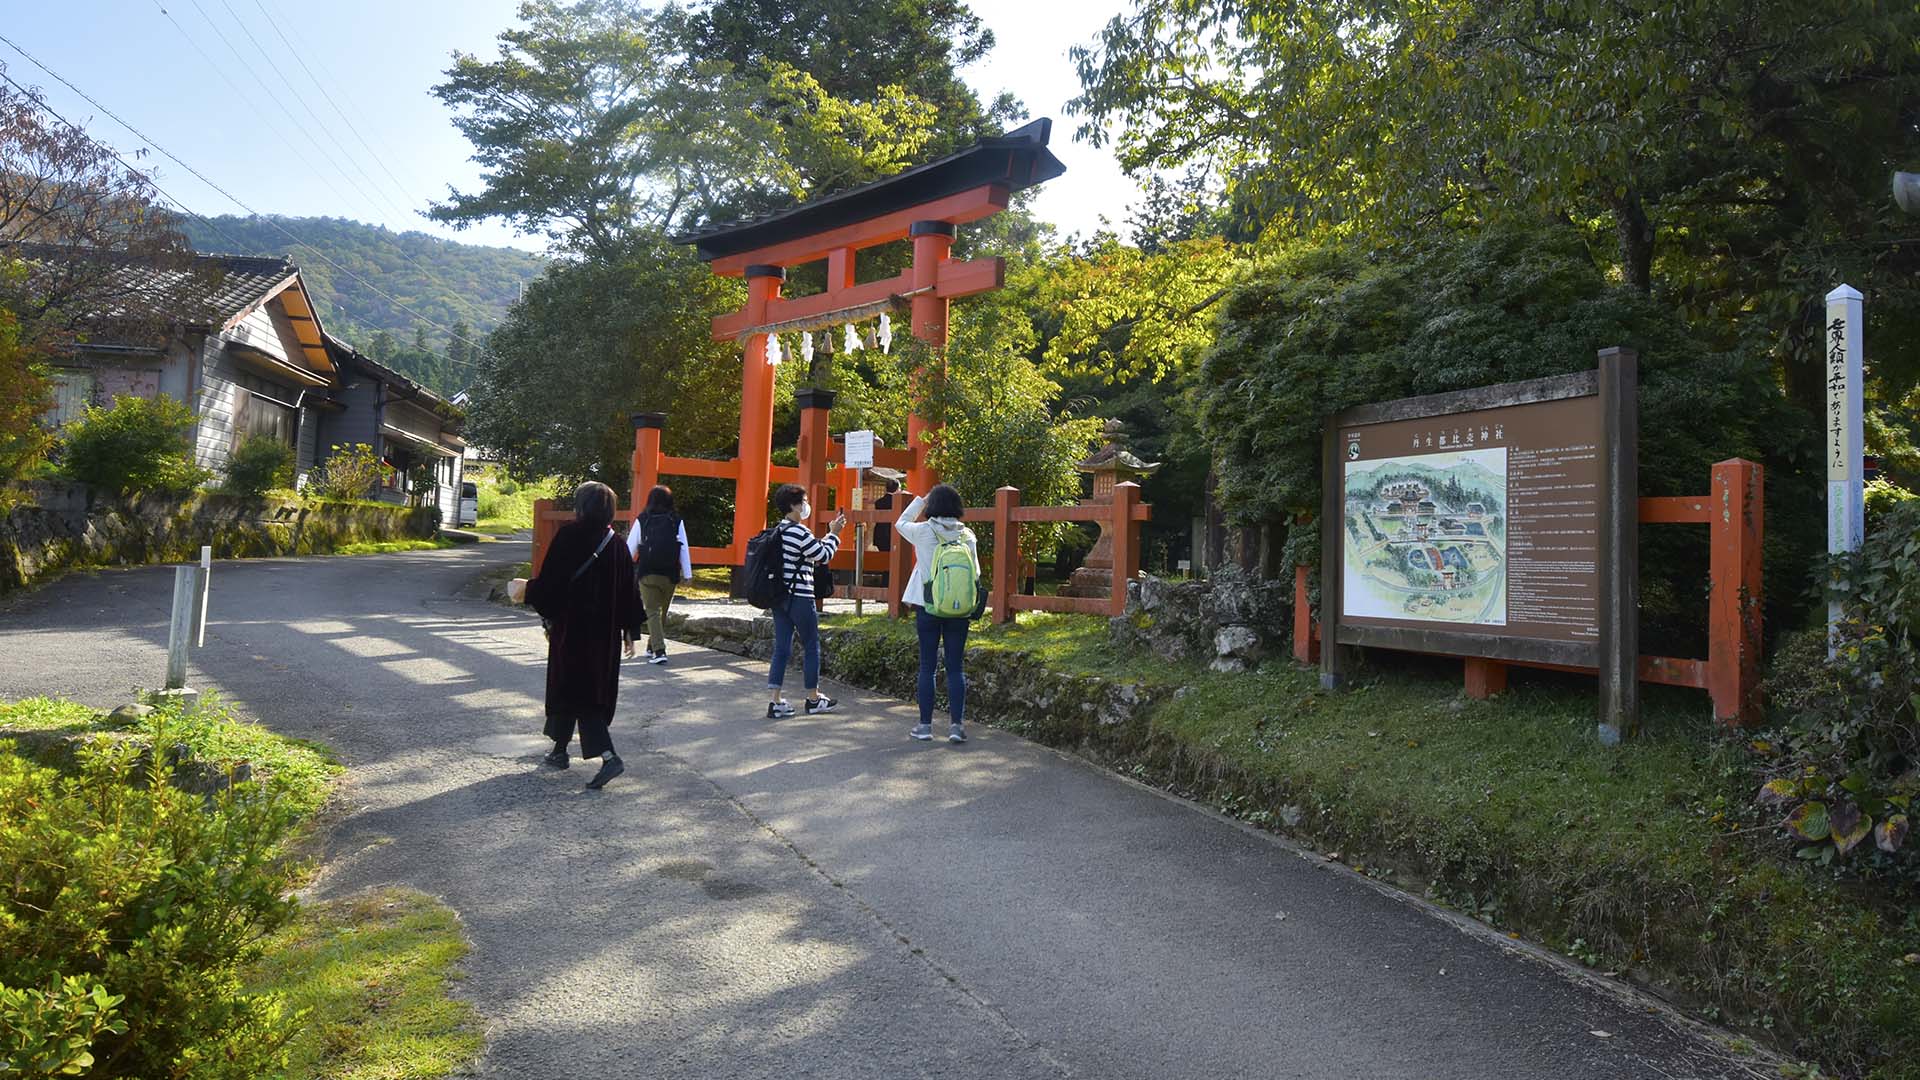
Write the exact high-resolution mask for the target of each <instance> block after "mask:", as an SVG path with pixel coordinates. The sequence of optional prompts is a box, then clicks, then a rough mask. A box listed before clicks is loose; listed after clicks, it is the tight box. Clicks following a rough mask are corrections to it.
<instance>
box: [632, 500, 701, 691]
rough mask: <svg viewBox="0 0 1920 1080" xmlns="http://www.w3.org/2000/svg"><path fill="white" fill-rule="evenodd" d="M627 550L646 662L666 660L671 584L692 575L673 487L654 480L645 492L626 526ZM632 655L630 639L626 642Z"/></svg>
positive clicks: (684, 523) (682, 524) (682, 523)
mask: <svg viewBox="0 0 1920 1080" xmlns="http://www.w3.org/2000/svg"><path fill="white" fill-rule="evenodd" d="M627 552H628V554H630V555H632V556H633V568H634V576H635V577H637V578H638V579H639V581H640V600H641V602H642V603H643V604H645V605H646V608H647V663H649V664H664V663H666V662H667V607H668V606H669V605H670V604H672V603H673V589H674V586H676V585H678V584H680V583H681V582H682V581H685V580H687V579H688V578H690V577H692V576H693V557H692V555H691V554H690V553H689V552H688V550H687V523H686V522H684V521H682V520H680V518H679V516H678V515H676V514H675V513H674V512H673V491H672V489H671V488H668V487H667V485H665V484H655V485H654V486H653V490H652V491H649V492H647V506H646V509H645V510H642V511H641V512H640V514H639V515H637V516H636V517H635V518H634V519H633V527H632V528H631V529H628V530H627ZM627 656H628V657H632V656H633V642H632V641H631V640H629V641H628V642H627Z"/></svg>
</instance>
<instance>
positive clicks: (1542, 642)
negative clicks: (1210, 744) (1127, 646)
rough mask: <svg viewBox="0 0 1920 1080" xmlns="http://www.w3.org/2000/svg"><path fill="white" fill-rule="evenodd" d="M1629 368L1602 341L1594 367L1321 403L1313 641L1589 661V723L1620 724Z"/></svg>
mask: <svg viewBox="0 0 1920 1080" xmlns="http://www.w3.org/2000/svg"><path fill="white" fill-rule="evenodd" d="M1634 367H1635V362H1634V356H1633V354H1632V353H1631V352H1628V351H1626V350H1618V349H1609V350H1606V351H1605V352H1603V353H1602V354H1601V365H1600V368H1599V369H1598V370H1597V371H1590V372H1581V373H1578V374H1574V375H1564V376H1557V377H1554V378H1548V379H1535V380H1531V381H1528V382H1522V383H1508V384H1505V385H1501V386H1490V387H1484V388H1480V389H1475V390H1465V391H1459V392H1455V393H1449V394H1436V395H1433V396H1430V397H1421V398H1407V399H1404V400H1400V401H1389V402H1381V403H1378V404H1373V405H1364V406H1360V407H1358V408H1354V409H1349V410H1347V411H1346V412H1343V413H1341V414H1339V415H1338V416H1336V417H1334V418H1333V419H1332V420H1331V421H1330V422H1329V424H1328V426H1327V429H1326V432H1325V436H1324V438H1325V442H1324V449H1325V455H1324V459H1325V473H1324V476H1323V483H1324V485H1325V494H1324V496H1323V498H1324V500H1325V505H1324V512H1323V514H1322V518H1321V521H1322V534H1321V545H1322V549H1321V558H1322V570H1321V582H1322V585H1321V619H1322V626H1321V639H1322V641H1323V642H1330V643H1334V644H1335V645H1337V646H1339V645H1345V646H1352V645H1361V646H1374V647H1381V648H1392V649H1406V650H1411V651H1416V652H1436V653H1446V654H1450V655H1456V656H1466V657H1482V658H1487V659H1491V660H1502V661H1516V662H1523V663H1539V664H1550V665H1565V666H1569V667H1583V668H1595V669H1598V670H1599V672H1600V674H1601V685H1602V699H1603V701H1602V718H1601V733H1602V736H1603V737H1617V736H1618V735H1619V734H1620V733H1621V731H1622V730H1623V729H1630V728H1631V726H1632V723H1633V716H1634V714H1635V712H1636V711H1637V709H1636V701H1635V697H1636V686H1637V683H1636V680H1635V673H1634V668H1635V664H1636V661H1637V651H1638V641H1637V637H1638V635H1637V632H1636V615H1635V613H1636V611H1637V608H1638V598H1637V589H1636V583H1635V580H1634V578H1635V573H1634V567H1635V565H1636V562H1635V547H1636V540H1635V530H1636V529H1637V526H1638V517H1637V507H1638V502H1637V494H1636V492H1635V479H1636V478H1635V472H1636V457H1635V451H1634V444H1635V441H1636V439H1635V434H1636V432H1635V426H1634V420H1633V413H1634ZM1341 663H1342V661H1341V657H1340V649H1339V648H1337V647H1335V648H1323V649H1322V651H1321V665H1322V679H1323V681H1324V682H1325V683H1326V684H1327V685H1328V686H1336V685H1338V683H1339V681H1340V674H1341ZM1610 671H1611V672H1612V677H1610V676H1609V673H1610Z"/></svg>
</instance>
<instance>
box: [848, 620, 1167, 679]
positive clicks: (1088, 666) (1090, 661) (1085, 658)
mask: <svg viewBox="0 0 1920 1080" xmlns="http://www.w3.org/2000/svg"><path fill="white" fill-rule="evenodd" d="M820 623H821V625H822V626H832V627H839V628H842V629H847V630H857V631H859V632H861V633H863V634H874V635H878V636H881V637H885V638H889V639H898V640H901V641H913V640H915V639H914V629H913V620H912V619H895V618H890V617H888V615H887V614H886V612H885V609H884V608H882V610H881V611H880V612H879V613H878V614H873V615H852V614H846V613H842V614H837V615H828V616H825V617H824V618H822V619H821V620H820ZM967 647H968V648H979V649H996V650H1002V651H1008V652H1022V653H1028V654H1030V655H1032V656H1034V657H1035V658H1037V659H1038V660H1040V661H1041V662H1042V663H1043V664H1045V665H1046V666H1048V667H1050V668H1052V669H1054V670H1056V671H1064V672H1068V673H1070V674H1074V675H1099V676H1102V677H1104V678H1109V679H1115V680H1118V681H1121V682H1139V683H1146V684H1149V685H1153V686H1177V685H1180V684H1182V683H1184V682H1187V681H1189V680H1190V679H1192V678H1193V677H1195V676H1197V675H1199V674H1200V673H1202V672H1203V671H1204V668H1202V667H1201V666H1199V665H1197V664H1178V663H1174V662H1172V661H1168V660H1165V659H1159V658H1155V657H1150V656H1142V655H1139V654H1137V653H1131V652H1128V651H1125V650H1122V649H1117V648H1115V647H1114V646H1113V644H1112V642H1111V640H1110V639H1109V638H1108V636H1107V620H1106V619H1104V618H1101V617H1099V616H1096V615H1076V614H1068V613H1063V612H1052V611H1022V612H1020V613H1018V614H1016V615H1015V616H1014V617H1013V622H1011V623H1006V624H1003V625H994V624H991V623H987V622H976V623H974V624H973V629H972V630H971V631H970V632H969V633H968V634H967Z"/></svg>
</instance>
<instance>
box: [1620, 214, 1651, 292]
mask: <svg viewBox="0 0 1920 1080" xmlns="http://www.w3.org/2000/svg"><path fill="white" fill-rule="evenodd" d="M1613 221H1614V228H1615V230H1616V231H1617V232H1618V233H1619V235H1620V266H1621V268H1622V270H1623V271H1624V272H1625V274H1626V278H1627V284H1629V285H1631V286H1633V287H1634V288H1635V289H1638V290H1639V291H1641V292H1643V293H1644V292H1651V291H1652V290H1653V222H1651V221H1648V220H1647V211H1646V208H1645V207H1644V206H1642V205H1640V193H1639V192H1637V191H1635V190H1634V189H1632V188H1628V189H1627V193H1626V194H1625V195H1621V196H1618V197H1616V198H1615V199H1614V200H1613Z"/></svg>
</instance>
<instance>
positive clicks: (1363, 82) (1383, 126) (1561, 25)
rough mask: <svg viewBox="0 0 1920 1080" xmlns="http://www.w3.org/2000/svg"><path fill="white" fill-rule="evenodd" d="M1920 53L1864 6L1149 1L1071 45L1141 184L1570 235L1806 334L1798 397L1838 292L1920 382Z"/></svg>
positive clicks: (1796, 369) (1717, 305)
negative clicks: (1918, 223)
mask: <svg viewBox="0 0 1920 1080" xmlns="http://www.w3.org/2000/svg"><path fill="white" fill-rule="evenodd" d="M1916 36H1920V9H1916V8H1915V6H1914V5H1912V4H1874V3H1858V2H1855V0H1811V2H1807V0H1686V2H1683V3H1677V4H1676V3H1672V2H1654V0H1604V2H1603V0H1440V2H1437V3H1427V2H1421V3H1414V2H1410V0H1315V2H1313V3H1305V2H1300V0H1283V2H1281V3H1278V4H1274V3H1267V2H1260V0H1141V2H1140V3H1139V5H1138V6H1137V7H1136V9H1135V10H1134V11H1133V12H1132V13H1131V14H1129V15H1125V16H1121V17H1118V18H1115V19H1114V20H1113V21H1112V22H1111V23H1109V24H1108V26H1107V27H1106V29H1105V30H1104V31H1103V32H1102V33H1101V35H1100V38H1099V40H1098V42H1097V43H1096V44H1095V45H1093V46H1091V47H1088V48H1084V49H1079V50H1076V58H1077V61H1078V64H1079V69H1080V75H1081V79H1082V82H1083V85H1084V93H1083V94H1082V96H1081V97H1080V98H1078V99H1077V100H1076V102H1075V104H1074V107H1075V108H1076V109H1077V110H1078V111H1080V112H1081V113H1082V114H1083V115H1084V116H1085V117H1086V124H1085V126H1084V127H1083V128H1082V133H1083V134H1084V135H1085V136H1087V137H1089V138H1091V139H1093V140H1095V141H1096V142H1105V141H1108V140H1112V141H1114V142H1115V144H1116V146H1117V148H1118V150H1119V153H1120V157H1121V160H1122V162H1123V163H1124V164H1125V165H1127V166H1128V167H1129V168H1135V169H1139V168H1147V167H1172V166H1178V165H1183V164H1187V163H1190V162H1193V161H1206V162H1208V163H1210V164H1212V165H1213V166H1215V167H1216V168H1217V169H1218V170H1219V171H1220V172H1221V173H1222V175H1223V176H1225V177H1227V178H1228V179H1229V180H1230V181H1231V182H1233V183H1234V184H1235V185H1237V186H1238V187H1240V188H1241V189H1243V190H1247V191H1253V192H1257V193H1258V194H1259V195H1260V197H1261V198H1263V199H1265V200H1266V201H1267V208H1268V211H1269V213H1270V215H1272V217H1271V219H1270V220H1276V221H1278V222H1280V223H1282V224H1292V225H1312V226H1321V227H1327V228H1333V229H1336V230H1340V231H1350V232H1365V233H1370V234H1372V235H1374V236H1376V237H1378V238H1384V239H1400V238H1404V237H1406V236H1409V235H1417V234H1419V233H1420V232H1421V231H1423V230H1426V229H1429V228H1431V227H1432V226H1434V225H1435V224H1440V223H1446V222H1463V221H1467V222H1470V221H1476V220H1483V219H1485V218H1486V217H1489V216H1494V215H1499V214H1502V213H1514V212H1518V213H1521V214H1524V215H1526V216H1528V217H1534V218H1538V217H1543V216H1544V217H1546V218H1548V219H1551V220H1569V221H1572V222H1574V223H1576V224H1578V225H1580V226H1582V227H1584V228H1586V229H1587V230H1588V235H1589V239H1590V243H1592V244H1593V245H1594V247H1595V249H1596V250H1597V251H1598V252H1599V253H1601V255H1602V261H1603V262H1606V263H1610V264H1611V265H1612V267H1613V268H1614V269H1615V270H1616V272H1618V273H1619V274H1620V275H1621V276H1622V277H1623V278H1624V280H1625V281H1626V282H1627V283H1628V284H1629V285H1631V286H1633V287H1634V288H1637V289H1639V290H1641V291H1642V292H1645V291H1648V290H1650V289H1651V288H1653V286H1654V285H1656V284H1664V285H1666V286H1668V287H1670V288H1671V289H1673V290H1674V292H1675V295H1676V296H1678V297H1679V298H1681V299H1682V300H1683V301H1685V302H1686V303H1687V304H1688V306H1690V307H1691V308H1692V309H1693V310H1694V311H1695V312H1698V313H1704V314H1713V315H1720V316H1726V317H1728V318H1730V319H1733V320H1745V321H1747V322H1748V323H1749V324H1752V323H1753V322H1754V320H1753V316H1755V315H1758V316H1759V318H1760V320H1761V325H1757V326H1755V327H1754V330H1753V334H1754V337H1755V338H1757V339H1777V338H1778V337H1779V336H1780V335H1781V332H1782V331H1785V330H1798V331H1799V332H1800V333H1799V335H1798V338H1797V344H1798V345H1799V348H1800V351H1797V352H1794V353H1792V354H1790V355H1789V359H1790V361H1791V364H1790V372H1789V374H1790V376H1792V377H1793V380H1794V381H1796V382H1797V383H1798V384H1799V385H1800V386H1801V389H1802V396H1803V400H1804V398H1805V396H1806V395H1807V394H1808V393H1810V389H1809V388H1808V387H1807V386H1806V385H1805V375H1806V374H1807V372H1808V371H1809V370H1810V364H1809V362H1808V361H1809V360H1810V359H1811V357H1810V354H1809V353H1808V352H1807V351H1806V349H1807V347H1808V346H1809V345H1811V344H1812V341H1813V338H1812V335H1811V333H1810V332H1811V331H1813V330H1815V329H1816V328H1817V320H1818V314H1817V311H1815V310H1814V308H1813V307H1812V306H1811V305H1810V303H1809V301H1810V299H1811V298H1813V297H1817V296H1818V295H1819V294H1821V293H1824V292H1825V291H1826V289H1827V288H1829V287H1830V286H1831V285H1832V284H1833V283H1834V282H1836V281H1837V280H1840V279H1841V278H1843V277H1844V278H1846V279H1849V280H1852V281H1853V282H1854V283H1855V284H1860V285H1864V286H1865V287H1868V288H1870V289H1872V288H1878V289H1880V290H1881V291H1882V296H1881V299H1882V300H1892V301H1893V303H1882V304H1881V305H1880V307H1881V309H1882V316H1881V319H1882V321H1881V323H1880V324H1879V325H1880V329H1881V331H1882V335H1881V340H1880V342H1879V345H1880V347H1881V348H1880V351H1881V352H1882V353H1883V354H1884V353H1885V352H1886V351H1887V350H1889V349H1891V350H1898V351H1899V352H1900V353H1902V354H1903V355H1902V356H1901V358H1900V359H1901V362H1902V363H1904V364H1906V365H1907V366H1908V367H1910V368H1911V367H1920V360H1916V359H1915V358H1914V357H1913V356H1912V355H1911V354H1913V353H1914V352H1915V351H1916V350H1915V347H1914V346H1912V345H1910V344H1909V342H1911V341H1913V340H1914V338H1915V335H1913V334H1911V333H1907V332H1905V330H1906V329H1908V328H1906V327H1901V328H1898V329H1897V330H1896V328H1895V327H1894V326H1892V325H1891V324H1889V323H1887V322H1886V321H1885V318H1886V316H1887V315H1888V314H1891V313H1893V312H1894V311H1904V312H1911V311H1914V310H1915V309H1916V303H1915V301H1920V294H1916V293H1915V292H1914V273H1913V272H1914V270H1915V269H1916V268H1920V252H1916V251H1915V250H1914V249H1913V247H1912V246H1911V245H1907V244H1905V243H1904V240H1905V239H1906V238H1905V237H1904V236H1903V235H1901V233H1902V232H1903V231H1904V230H1901V229H1900V228H1899V227H1898V223H1897V222H1895V221H1894V220H1892V211H1891V207H1890V206H1889V204H1888V200H1887V197H1886V193H1885V188H1886V182H1887V176H1888V172H1889V170H1890V169H1891V168H1892V167H1894V166H1895V164H1896V163H1899V162H1903V161H1904V162H1912V161H1915V160H1920V127H1917V126H1916V124H1915V119H1914V114H1913V112H1912V102H1913V101H1914V100H1916V97H1920V54H1916V52H1915V50H1914V49H1913V48H1912V43H1913V41H1914V40H1915V38H1916ZM1908 317H1909V318H1911V316H1908ZM1814 389H1817V388H1814Z"/></svg>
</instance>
